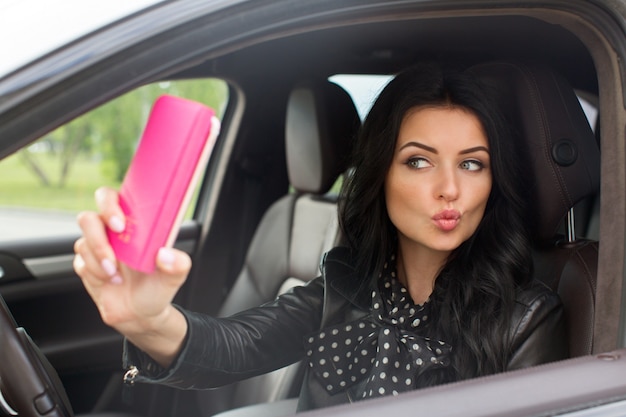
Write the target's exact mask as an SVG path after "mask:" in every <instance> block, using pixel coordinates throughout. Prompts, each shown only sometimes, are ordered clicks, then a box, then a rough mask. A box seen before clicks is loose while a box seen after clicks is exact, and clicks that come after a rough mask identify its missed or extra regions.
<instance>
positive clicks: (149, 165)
mask: <svg viewBox="0 0 626 417" xmlns="http://www.w3.org/2000/svg"><path fill="white" fill-rule="evenodd" d="M219 129H220V123H219V120H218V119H217V117H216V116H215V112H214V111H213V110H212V109H211V108H209V107H207V106H205V105H203V104H201V103H197V102H195V101H191V100H187V99H183V98H179V97H174V96H169V95H165V96H161V97H159V98H158V99H157V100H156V101H155V103H154V105H153V107H152V110H151V112H150V116H149V118H148V121H147V123H146V126H145V129H144V131H143V134H142V136H141V139H140V142H139V146H138V147H137V151H136V153H135V155H134V157H133V159H132V161H131V164H130V166H129V168H128V171H127V172H126V175H125V177H124V181H123V182H122V186H121V188H120V191H119V203H120V206H121V208H122V210H123V211H124V214H125V215H126V229H125V230H124V231H123V232H121V233H116V232H113V231H112V230H110V229H107V233H108V237H109V241H110V243H111V246H112V247H113V250H114V252H115V255H116V256H117V259H118V260H119V261H121V262H124V263H125V264H126V265H128V266H130V267H131V268H133V269H136V270H138V271H142V272H146V273H150V272H152V271H154V269H155V266H156V263H155V261H156V256H157V252H158V250H159V248H161V247H171V246H172V245H173V244H174V241H175V239H176V236H177V235H178V231H179V228H180V223H181V222H182V220H183V217H184V214H185V211H186V210H187V207H188V205H189V202H190V199H191V196H192V194H193V190H194V188H195V185H196V183H197V181H198V178H199V174H200V172H201V171H202V170H203V169H204V167H205V166H206V163H207V161H208V159H209V156H210V154H211V151H212V149H213V145H214V144H215V140H216V137H217V134H218V132H219Z"/></svg>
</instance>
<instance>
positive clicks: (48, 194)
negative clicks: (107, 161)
mask: <svg viewBox="0 0 626 417" xmlns="http://www.w3.org/2000/svg"><path fill="white" fill-rule="evenodd" d="M33 156H34V157H36V158H37V162H38V164H40V166H41V167H42V169H43V170H44V172H46V174H47V175H48V176H49V177H50V180H51V182H52V185H50V186H45V185H43V184H42V182H41V180H40V179H39V178H38V177H37V176H36V175H35V174H34V172H33V171H32V170H31V169H30V168H29V167H28V166H27V164H26V163H25V162H24V161H23V160H22V158H21V157H20V155H19V154H14V155H11V156H10V157H8V158H5V159H3V160H2V161H0V206H5V207H28V208H41V209H53V210H61V211H67V212H73V213H77V212H79V211H81V210H93V209H95V202H94V197H93V194H94V191H95V190H96V189H97V188H98V187H99V186H102V185H108V186H113V187H119V183H115V182H114V181H111V180H110V179H108V178H106V177H105V176H104V175H103V174H102V172H101V170H100V165H99V163H97V162H94V161H91V160H88V159H87V158H82V159H79V160H77V161H75V162H74V163H73V164H72V166H71V168H70V172H69V175H68V177H67V182H66V184H65V185H64V186H63V187H61V186H59V185H58V182H59V172H60V164H59V161H58V159H56V158H54V157H53V156H51V155H49V154H46V153H40V154H36V155H33Z"/></svg>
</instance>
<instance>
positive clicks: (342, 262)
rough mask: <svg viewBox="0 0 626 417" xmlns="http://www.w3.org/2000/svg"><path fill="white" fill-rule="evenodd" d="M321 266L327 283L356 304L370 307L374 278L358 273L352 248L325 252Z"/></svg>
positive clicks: (363, 307) (361, 306)
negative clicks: (361, 275) (360, 275)
mask: <svg viewBox="0 0 626 417" xmlns="http://www.w3.org/2000/svg"><path fill="white" fill-rule="evenodd" d="M321 268H322V274H323V275H324V279H325V282H326V284H327V285H330V286H331V287H332V288H333V289H334V290H335V291H337V292H338V293H339V294H340V295H341V296H343V297H344V298H346V299H347V300H348V301H350V302H351V303H352V304H354V305H355V306H357V307H359V308H361V309H363V310H366V309H369V308H370V304H371V292H372V289H373V288H374V280H373V279H372V278H369V279H368V278H363V277H359V276H358V275H357V273H356V270H355V267H354V261H353V258H352V254H351V251H350V249H348V248H346V247H336V248H333V249H332V250H330V251H329V252H327V253H326V254H324V257H323V259H322V266H321Z"/></svg>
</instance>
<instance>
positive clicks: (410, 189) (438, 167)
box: [385, 107, 492, 259]
mask: <svg viewBox="0 0 626 417" xmlns="http://www.w3.org/2000/svg"><path fill="white" fill-rule="evenodd" d="M491 182H492V179H491V169H490V156H489V143H488V141H487V136H486V135H485V132H484V130H483V127H482V125H481V123H480V121H479V119H478V118H477V117H476V116H475V115H474V114H472V113H470V112H469V111H466V110H464V109H461V108H454V107H418V108H413V109H411V110H409V112H407V114H406V115H405V117H404V119H403V121H402V124H401V126H400V132H399V134H398V139H397V141H396V147H395V150H394V156H393V160H392V162H391V166H390V167H389V171H388V172H387V176H386V178H385V201H386V204H387V212H388V214H389V218H390V219H391V222H392V223H393V224H394V226H395V227H396V228H397V230H398V237H399V244H400V248H401V249H402V251H403V253H405V256H406V255H407V251H408V253H411V254H413V255H420V254H425V255H431V254H432V255H435V254H437V255H444V256H447V255H448V254H449V253H450V252H451V251H452V250H454V249H456V248H457V247H459V245H461V243H463V242H464V241H465V240H467V239H468V238H469V237H470V236H471V235H472V234H473V233H474V231H475V230H476V228H477V227H478V224H479V223H480V221H481V219H482V218H483V214H484V212H485V207H486V206H487V199H488V198H489V193H490V191H491ZM415 251H417V252H415ZM438 258H439V256H438V257H437V259H438Z"/></svg>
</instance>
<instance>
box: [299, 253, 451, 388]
mask: <svg viewBox="0 0 626 417" xmlns="http://www.w3.org/2000/svg"><path fill="white" fill-rule="evenodd" d="M379 282H380V288H379V290H374V291H372V308H371V314H369V315H368V316H366V317H364V318H362V319H360V320H357V321H355V322H351V323H344V324H341V325H337V326H333V327H329V328H326V329H323V330H322V331H320V332H319V333H317V334H315V335H312V336H310V337H308V339H307V340H306V341H305V348H306V351H307V359H308V362H309V366H310V367H311V370H312V371H313V372H314V374H315V376H316V377H317V378H318V379H319V380H320V381H321V382H322V384H323V386H324V387H326V390H327V391H328V392H329V393H330V394H337V393H339V392H342V391H346V390H348V395H349V396H350V397H351V398H353V399H355V400H357V399H364V398H371V397H379V396H384V395H398V394H399V393H400V392H404V391H409V390H412V389H414V388H416V385H415V384H416V379H417V377H418V376H419V375H420V374H421V373H422V372H424V371H425V370H428V369H433V368H434V367H446V366H448V364H449V362H450V360H449V356H450V351H451V347H450V346H449V345H448V344H446V343H444V342H441V341H435V340H431V339H429V338H427V337H423V336H420V335H419V331H420V330H421V329H420V326H423V325H424V323H426V322H427V321H428V315H429V310H430V302H429V300H427V301H426V302H425V303H424V304H422V305H420V304H415V303H413V300H412V299H411V297H410V295H409V293H408V292H407V290H406V288H404V287H403V286H402V284H401V283H400V282H399V281H398V280H397V278H396V271H395V258H394V257H392V258H391V259H390V261H388V262H387V263H386V264H385V266H384V269H383V271H382V273H381V279H380V280H379Z"/></svg>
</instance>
